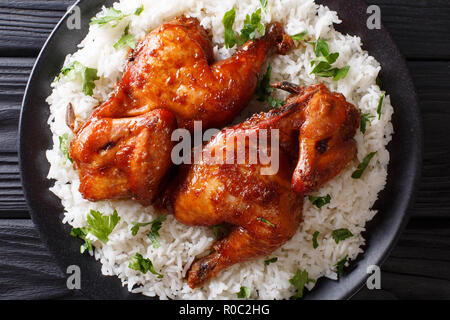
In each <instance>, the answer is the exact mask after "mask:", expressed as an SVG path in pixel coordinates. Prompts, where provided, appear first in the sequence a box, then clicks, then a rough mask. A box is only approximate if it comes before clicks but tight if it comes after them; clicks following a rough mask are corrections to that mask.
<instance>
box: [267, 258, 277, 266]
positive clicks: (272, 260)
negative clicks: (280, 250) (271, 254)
mask: <svg viewBox="0 0 450 320" xmlns="http://www.w3.org/2000/svg"><path fill="white" fill-rule="evenodd" d="M277 261H278V258H277V257H275V258H272V259H268V260H265V261H264V264H265V265H266V266H268V265H269V264H271V263H275V262H277Z"/></svg>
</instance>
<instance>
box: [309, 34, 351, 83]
mask: <svg viewBox="0 0 450 320" xmlns="http://www.w3.org/2000/svg"><path fill="white" fill-rule="evenodd" d="M311 44H312V45H313V47H314V53H315V55H316V58H315V59H313V60H312V61H311V66H314V64H316V66H315V67H314V69H313V70H312V71H311V74H315V75H317V76H319V77H323V78H330V77H332V78H333V80H334V81H338V80H341V79H344V78H345V77H346V76H347V74H348V71H349V70H350V66H346V67H344V68H340V69H339V68H332V64H334V63H335V62H336V60H337V59H338V58H339V53H338V52H334V53H330V48H329V46H328V43H326V42H325V41H324V40H323V39H321V38H319V39H317V41H316V42H312V43H311Z"/></svg>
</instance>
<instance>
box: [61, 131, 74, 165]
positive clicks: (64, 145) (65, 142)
mask: <svg viewBox="0 0 450 320" xmlns="http://www.w3.org/2000/svg"><path fill="white" fill-rule="evenodd" d="M69 149H70V141H69V134H68V133H65V134H63V135H62V136H59V150H61V152H62V154H63V156H64V159H65V160H69V161H70V162H72V163H73V160H72V159H71V158H70V155H69Z"/></svg>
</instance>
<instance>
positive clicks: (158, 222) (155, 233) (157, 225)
mask: <svg viewBox="0 0 450 320" xmlns="http://www.w3.org/2000/svg"><path fill="white" fill-rule="evenodd" d="M166 218H167V216H165V215H162V216H160V217H158V218H157V219H155V220H153V221H151V222H143V223H141V222H133V226H132V227H131V234H132V235H133V236H135V235H137V233H138V232H139V229H140V228H141V227H146V226H148V225H151V226H152V227H151V229H150V232H149V233H147V236H148V237H149V239H150V240H151V241H152V244H153V247H154V248H159V247H160V246H161V244H160V243H159V241H158V239H157V238H159V230H160V229H161V226H162V223H163V222H164V221H165V220H166Z"/></svg>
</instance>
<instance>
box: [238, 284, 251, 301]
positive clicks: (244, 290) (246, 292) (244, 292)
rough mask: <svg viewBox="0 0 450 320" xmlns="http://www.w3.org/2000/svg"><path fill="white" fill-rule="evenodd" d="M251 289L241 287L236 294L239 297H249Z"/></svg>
mask: <svg viewBox="0 0 450 320" xmlns="http://www.w3.org/2000/svg"><path fill="white" fill-rule="evenodd" d="M251 294H252V291H251V290H250V289H249V288H247V287H241V290H240V291H239V292H238V293H237V294H236V295H237V297H238V298H239V299H245V298H250V295H251Z"/></svg>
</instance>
